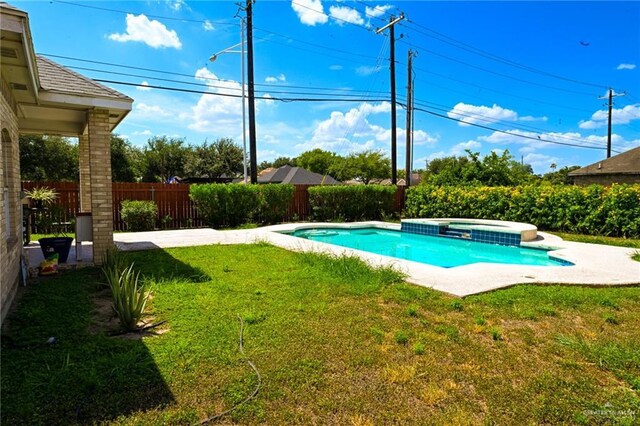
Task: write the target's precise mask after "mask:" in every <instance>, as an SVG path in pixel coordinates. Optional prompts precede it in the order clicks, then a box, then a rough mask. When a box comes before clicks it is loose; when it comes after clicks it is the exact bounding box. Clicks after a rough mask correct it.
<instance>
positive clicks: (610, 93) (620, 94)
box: [598, 88, 625, 158]
mask: <svg viewBox="0 0 640 426" xmlns="http://www.w3.org/2000/svg"><path fill="white" fill-rule="evenodd" d="M624 95H625V93H624V92H622V93H614V92H613V89H611V88H610V89H609V96H608V98H609V105H608V106H609V120H608V123H607V127H608V130H607V158H610V157H611V115H612V114H611V112H612V110H613V97H614V96H624ZM606 98H607V97H599V98H598V99H606Z"/></svg>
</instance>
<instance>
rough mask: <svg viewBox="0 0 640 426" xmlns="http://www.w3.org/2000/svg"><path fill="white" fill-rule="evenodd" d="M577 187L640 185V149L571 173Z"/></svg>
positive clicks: (631, 150) (570, 175)
mask: <svg viewBox="0 0 640 426" xmlns="http://www.w3.org/2000/svg"><path fill="white" fill-rule="evenodd" d="M568 176H569V177H570V178H571V179H572V180H573V183H574V184H575V185H592V184H594V183H595V184H599V185H611V184H612V183H640V147H638V148H634V149H630V150H629V151H625V152H623V153H621V154H618V155H615V156H613V157H611V158H607V159H606V160H602V161H598V162H597V163H593V164H590V165H588V166H586V167H583V168H581V169H577V170H574V171H572V172H569V175H568Z"/></svg>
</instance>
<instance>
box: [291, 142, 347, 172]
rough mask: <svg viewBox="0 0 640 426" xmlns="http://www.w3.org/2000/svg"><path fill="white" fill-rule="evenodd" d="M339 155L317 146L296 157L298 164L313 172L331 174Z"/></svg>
mask: <svg viewBox="0 0 640 426" xmlns="http://www.w3.org/2000/svg"><path fill="white" fill-rule="evenodd" d="M337 157H338V156H337V155H336V154H335V153H333V152H330V151H324V150H322V149H320V148H316V149H314V150H311V151H307V152H303V153H302V154H300V155H299V156H298V158H297V159H296V164H297V165H298V166H299V167H302V168H303V169H307V170H309V171H311V172H315V173H320V174H321V175H326V174H329V169H330V168H331V166H332V165H334V163H335V162H336V159H337Z"/></svg>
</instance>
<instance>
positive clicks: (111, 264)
mask: <svg viewBox="0 0 640 426" xmlns="http://www.w3.org/2000/svg"><path fill="white" fill-rule="evenodd" d="M128 266H129V265H128V264H127V260H126V259H125V257H124V256H123V255H122V252H121V251H120V250H118V248H117V247H116V246H115V245H113V246H111V247H109V248H108V249H107V251H106V252H105V254H104V258H103V259H102V273H103V274H104V276H105V279H106V280H107V286H111V283H112V282H114V281H117V280H119V279H120V275H121V274H122V271H124V270H125V269H126V268H127V267H128Z"/></svg>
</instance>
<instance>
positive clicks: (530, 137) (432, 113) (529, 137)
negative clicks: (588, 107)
mask: <svg viewBox="0 0 640 426" xmlns="http://www.w3.org/2000/svg"><path fill="white" fill-rule="evenodd" d="M400 105H401V106H402V107H403V108H406V107H407V106H406V105H405V104H400ZM413 109H414V110H416V111H422V112H425V113H427V114H430V115H434V116H436V117H440V118H444V119H447V120H452V121H457V122H463V123H465V124H468V125H470V126H474V127H479V128H481V129H486V130H491V131H494V132H498V133H503V134H506V135H510V136H514V137H518V138H523V139H530V140H533V141H536V142H545V143H551V144H556V145H565V146H572V147H575V148H585V149H602V150H604V149H606V147H599V146H590V145H579V144H572V143H567V142H559V141H554V140H549V139H543V138H539V137H535V138H534V137H533V136H527V135H519V134H517V133H512V132H509V131H507V130H500V129H496V128H494V127H490V126H485V125H483V124H477V123H467V122H464V121H463V120H460V119H457V118H453V117H449V116H447V115H443V114H440V113H437V112H434V111H429V110H427V109H425V108H419V107H414V108H413Z"/></svg>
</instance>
